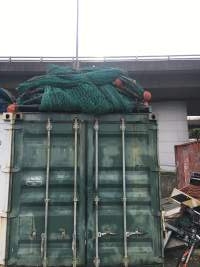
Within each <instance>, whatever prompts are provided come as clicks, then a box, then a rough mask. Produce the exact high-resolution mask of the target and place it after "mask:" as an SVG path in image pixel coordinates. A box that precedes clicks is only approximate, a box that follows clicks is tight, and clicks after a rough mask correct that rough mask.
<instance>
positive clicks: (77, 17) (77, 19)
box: [75, 0, 79, 70]
mask: <svg viewBox="0 0 200 267" xmlns="http://www.w3.org/2000/svg"><path fill="white" fill-rule="evenodd" d="M78 52H79V0H77V1H76V64H75V69H76V70H78V69H79V57H78V56H79V54H78Z"/></svg>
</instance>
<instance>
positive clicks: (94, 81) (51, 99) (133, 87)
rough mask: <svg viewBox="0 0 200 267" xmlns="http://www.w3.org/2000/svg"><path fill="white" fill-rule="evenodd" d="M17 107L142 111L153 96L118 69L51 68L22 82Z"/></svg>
mask: <svg viewBox="0 0 200 267" xmlns="http://www.w3.org/2000/svg"><path fill="white" fill-rule="evenodd" d="M16 89H17V92H18V98H17V100H16V104H17V106H22V107H32V108H35V107H36V108H37V110H38V111H53V112H54V111H56V112H57V111H58V112H59V111H65V112H83V113H93V114H104V113H116V112H124V113H129V112H132V111H134V110H136V111H143V110H145V108H146V106H147V105H146V104H147V102H148V101H149V100H150V98H151V94H150V93H149V92H148V91H144V89H143V88H142V87H141V86H140V85H139V84H138V82H136V81H135V80H133V79H131V78H130V77H128V76H127V75H126V74H125V73H124V72H123V71H121V70H119V69H115V68H101V69H99V68H88V69H82V70H78V71H75V70H73V69H71V68H68V67H62V66H56V65H51V66H50V67H49V69H48V71H47V73H46V74H45V75H42V76H37V77H34V78H32V79H29V80H27V81H25V82H23V83H21V84H20V85H19V86H18V88H16Z"/></svg>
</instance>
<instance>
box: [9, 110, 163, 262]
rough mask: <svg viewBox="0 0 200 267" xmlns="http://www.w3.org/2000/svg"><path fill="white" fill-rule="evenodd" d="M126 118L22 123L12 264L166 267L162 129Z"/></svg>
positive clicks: (43, 117) (143, 118) (60, 117)
mask: <svg viewBox="0 0 200 267" xmlns="http://www.w3.org/2000/svg"><path fill="white" fill-rule="evenodd" d="M121 118H122V116H121V115H112V116H102V117H99V118H98V119H95V118H94V117H89V116H84V115H83V116H82V115H80V116H73V115H66V114H50V115H48V114H23V120H21V121H16V124H15V127H16V128H18V129H20V130H19V131H15V139H14V141H15V145H14V153H13V158H14V164H13V168H14V169H15V170H16V171H15V172H14V173H13V182H12V194H11V195H12V199H11V212H10V215H9V218H10V219H9V239H8V240H9V244H8V265H17V266H20V265H24V266H39V265H42V264H43V266H72V265H73V266H74V267H75V266H96V267H97V266H115V267H116V266H121V265H124V266H133V265H135V264H140V265H141V266H143V265H144V264H148V265H149V266H153V267H155V266H161V265H162V257H163V254H162V238H161V218H160V203H159V177H158V163H157V127H156V124H155V121H150V120H149V115H148V114H143V115H142V114H137V115H126V116H123V119H124V120H122V119H121ZM99 264H100V265H99Z"/></svg>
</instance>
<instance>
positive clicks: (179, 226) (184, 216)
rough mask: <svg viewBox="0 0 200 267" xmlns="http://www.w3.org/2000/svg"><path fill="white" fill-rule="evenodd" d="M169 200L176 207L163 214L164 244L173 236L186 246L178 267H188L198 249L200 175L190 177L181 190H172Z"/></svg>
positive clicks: (199, 231)
mask: <svg viewBox="0 0 200 267" xmlns="http://www.w3.org/2000/svg"><path fill="white" fill-rule="evenodd" d="M171 200H173V201H174V202H175V203H176V206H174V207H173V208H171V209H169V210H166V211H165V212H164V217H165V224H164V226H165V229H166V231H165V244H164V246H165V247H167V244H168V243H169V241H170V238H171V237H172V236H173V237H175V238H177V239H178V240H180V241H182V243H180V244H182V245H186V249H185V251H184V253H183V255H182V257H181V259H180V262H179V263H178V265H177V266H178V267H181V266H184V267H186V266H188V263H189V260H190V257H191V255H192V253H193V252H194V250H195V249H196V248H198V247H200V174H198V173H196V174H195V175H194V174H192V176H191V184H189V185H187V186H185V187H184V188H183V189H181V190H178V189H174V190H173V192H172V195H171Z"/></svg>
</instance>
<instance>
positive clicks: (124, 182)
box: [121, 118, 128, 267]
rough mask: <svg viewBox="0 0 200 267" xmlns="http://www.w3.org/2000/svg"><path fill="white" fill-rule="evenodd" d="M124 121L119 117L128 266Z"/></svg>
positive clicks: (125, 244)
mask: <svg viewBox="0 0 200 267" xmlns="http://www.w3.org/2000/svg"><path fill="white" fill-rule="evenodd" d="M125 128H126V127H125V121H124V118H122V119H121V131H122V177H123V224H124V266H125V267H127V266H128V248H127V214H126V204H127V199H126V161H125Z"/></svg>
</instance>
